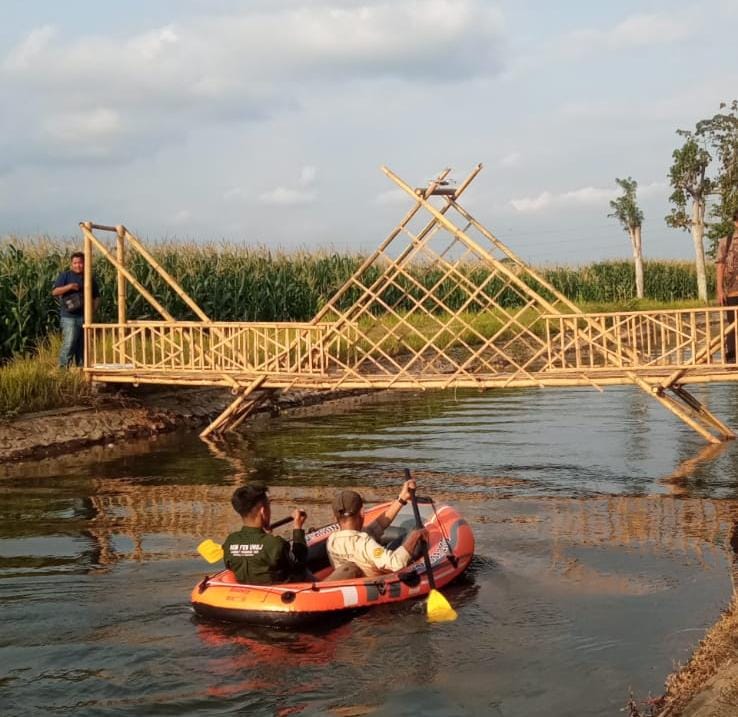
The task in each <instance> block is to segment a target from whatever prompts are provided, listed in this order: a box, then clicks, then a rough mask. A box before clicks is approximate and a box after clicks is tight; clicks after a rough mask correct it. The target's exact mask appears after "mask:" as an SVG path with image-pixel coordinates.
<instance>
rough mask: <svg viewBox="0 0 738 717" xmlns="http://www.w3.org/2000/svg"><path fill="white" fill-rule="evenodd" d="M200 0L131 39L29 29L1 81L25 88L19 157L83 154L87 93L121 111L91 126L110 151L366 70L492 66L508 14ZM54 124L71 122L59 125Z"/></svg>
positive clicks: (447, 7) (91, 100) (454, 75)
mask: <svg viewBox="0 0 738 717" xmlns="http://www.w3.org/2000/svg"><path fill="white" fill-rule="evenodd" d="M202 8H203V14H202V15H200V16H187V15H182V14H180V15H179V16H178V17H177V21H176V22H171V23H167V24H164V25H162V26H160V27H149V28H145V29H143V30H142V31H140V32H136V33H133V34H130V35H129V36H127V37H126V36H123V37H121V36H120V35H119V34H118V33H112V32H111V33H109V34H99V35H88V36H74V35H71V34H62V33H61V32H57V31H56V30H55V28H54V27H52V26H50V25H43V26H40V27H38V28H36V29H34V30H32V31H31V32H30V33H29V34H28V35H27V36H26V37H24V38H22V39H20V40H19V42H18V43H17V44H16V46H15V47H14V48H13V49H11V50H10V51H9V52H8V53H7V54H6V56H5V58H4V59H3V58H1V57H0V91H2V92H3V94H4V96H11V95H12V94H13V92H15V93H16V95H18V94H20V93H22V94H23V97H24V103H23V105H24V106H23V108H22V109H20V110H19V112H23V113H25V117H24V120H23V121H22V122H19V123H18V125H19V127H20V128H21V130H22V131H23V132H24V133H25V136H24V137H18V138H16V139H15V141H14V145H15V146H14V148H13V150H14V152H13V153H14V154H15V155H16V161H22V158H23V155H25V156H26V158H27V159H28V160H29V161H30V160H32V161H34V162H37V163H38V162H42V161H44V158H46V161H48V162H51V161H54V158H55V157H58V156H63V157H64V160H65V161H70V160H71V159H73V157H74V153H75V151H79V157H80V159H85V158H86V157H87V153H86V151H85V150H84V149H83V144H84V143H83V142H81V141H80V140H79V136H80V134H82V133H83V132H84V123H83V122H81V121H80V120H79V119H75V120H70V119H69V118H70V117H75V116H78V115H82V114H84V113H86V112H87V111H89V107H90V105H92V106H94V107H104V108H111V107H112V108H116V109H117V110H118V111H119V123H118V126H117V127H116V129H117V130H119V131H117V132H112V131H110V132H108V134H107V143H106V144H104V145H103V143H102V140H101V136H100V133H97V134H95V133H96V130H95V129H94V127H92V128H91V132H92V133H93V134H95V136H96V139H95V141H96V145H97V146H98V148H99V149H100V150H102V151H103V152H104V153H107V155H108V156H109V157H110V158H111V159H112V158H115V160H116V161H121V159H124V158H126V157H127V158H134V157H137V156H140V155H141V154H142V153H143V152H144V151H150V149H151V147H152V145H155V144H156V143H158V142H171V141H175V140H181V139H183V138H185V137H187V136H188V135H189V134H190V133H191V132H192V131H193V129H194V128H199V127H202V126H203V124H205V123H213V122H229V123H234V122H244V121H254V120H259V119H263V118H265V117H269V116H271V115H272V114H274V113H275V112H280V111H283V110H285V109H294V108H296V107H299V106H300V104H301V102H302V101H303V98H304V96H305V95H306V93H308V92H309V93H310V95H311V96H314V95H315V93H316V92H327V94H330V92H332V91H335V88H336V86H341V85H342V84H345V83H349V82H350V83H352V85H353V86H355V84H356V83H357V82H361V81H369V82H376V81H379V80H382V81H389V80H392V81H397V80H399V81H408V82H413V83H417V82H426V83H430V84H435V83H438V82H447V81H449V80H452V81H456V80H457V79H458V78H459V77H464V78H472V77H480V76H492V75H495V74H497V73H498V72H499V71H500V68H501V65H502V55H503V48H502V44H503V43H502V33H503V21H502V15H501V12H500V10H499V9H498V8H497V6H496V5H495V4H491V3H489V2H487V1H486V0H425V2H422V3H421V2H417V0H379V1H378V2H373V3H362V4H353V3H351V4H347V3H344V2H339V0H325V1H323V2H319V3H313V4H296V3H292V2H282V3H279V2H276V1H275V2H271V3H260V4H257V5H251V4H242V5H237V6H236V9H234V10H231V11H229V12H218V11H212V12H211V13H210V14H208V6H207V5H203V6H202ZM49 118H50V119H49ZM98 119H99V118H98ZM49 124H50V125H52V126H53V127H56V126H57V125H66V124H71V125H73V127H71V128H69V129H64V128H63V129H62V130H60V131H51V132H49V131H48V127H47V125H49ZM93 125H94V123H93ZM50 141H53V142H56V143H64V142H67V141H68V142H69V143H70V144H71V146H70V147H66V148H64V149H63V150H61V149H60V148H59V147H52V146H50V145H49V142H50ZM0 142H2V138H0ZM1 150H2V147H0V151H1ZM305 171H306V172H307V174H306V175H305V178H304V179H303V180H301V182H307V183H310V182H312V181H314V178H313V179H311V178H310V177H311V174H310V173H311V172H312V171H313V170H312V169H311V168H309V167H308V168H306V170H305ZM305 186H306V185H305Z"/></svg>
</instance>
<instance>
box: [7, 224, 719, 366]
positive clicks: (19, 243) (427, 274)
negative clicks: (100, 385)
mask: <svg viewBox="0 0 738 717" xmlns="http://www.w3.org/2000/svg"><path fill="white" fill-rule="evenodd" d="M148 244H149V247H150V248H151V249H152V252H153V254H154V256H155V257H156V259H157V261H159V262H160V263H161V264H162V265H163V266H164V267H165V268H166V269H167V271H169V272H170V273H171V274H172V275H173V276H175V277H176V278H177V279H178V280H179V281H180V282H181V284H182V286H183V288H184V289H185V291H187V292H188V293H189V294H190V295H191V296H192V297H193V298H194V299H195V301H196V302H197V303H198V304H199V305H200V306H201V307H202V308H203V309H204V310H205V312H206V313H207V314H208V315H209V316H211V317H212V318H213V319H215V320H221V321H305V320H308V319H310V318H312V317H313V316H314V315H315V313H316V312H317V310H318V309H319V308H320V307H321V306H322V305H323V304H324V303H325V302H326V301H327V300H328V298H329V297H331V296H332V295H333V294H334V293H335V292H336V290H337V289H338V288H339V287H340V286H341V285H342V284H343V283H344V281H345V280H346V279H347V278H348V277H349V276H350V275H351V273H352V272H353V271H354V270H355V269H356V268H357V266H358V265H359V264H360V262H361V260H362V258H363V257H361V256H358V255H353V254H339V253H336V252H326V251H316V252H312V253H308V252H304V251H302V252H294V253H289V254H287V253H281V252H272V251H269V250H267V249H263V248H262V249H259V248H257V249H253V248H246V247H239V246H227V245H223V246H216V245H200V244H194V243H183V244H174V243H158V244H156V243H155V244H153V245H152V244H151V243H148ZM77 249H79V245H78V244H71V243H65V242H62V241H55V240H51V239H29V238H6V239H4V240H0V362H2V361H3V360H7V359H8V358H10V357H11V356H14V355H17V354H22V353H27V352H31V351H33V348H34V346H35V345H36V344H37V342H38V341H39V340H42V339H43V338H45V337H46V336H48V335H49V334H50V333H53V332H54V331H56V330H57V329H58V312H57V308H56V304H55V302H54V300H53V299H52V298H51V295H50V290H51V286H52V283H53V281H54V279H55V278H56V276H57V275H58V273H59V272H60V271H61V270H63V269H65V268H67V266H68V264H69V255H70V254H71V252H72V251H74V250H77ZM129 266H130V267H131V270H132V272H133V273H134V274H135V275H136V276H137V277H138V278H139V279H140V280H141V281H142V282H143V283H144V285H146V286H147V287H150V288H153V293H154V295H156V296H158V297H161V298H164V299H165V303H166V304H167V306H168V308H170V309H171V310H172V311H173V313H174V315H175V316H178V317H180V318H183V319H185V318H191V317H192V315H191V312H190V311H189V309H188V308H187V307H186V306H185V305H184V304H183V303H182V302H181V301H180V300H179V299H177V298H176V297H173V296H172V294H171V292H170V291H169V290H168V288H167V287H166V286H165V285H164V284H163V282H162V281H161V279H160V278H159V277H158V276H157V275H155V274H154V272H153V270H152V269H151V268H150V267H149V266H148V265H147V264H146V263H145V262H144V261H143V260H141V259H140V258H139V257H138V255H137V254H131V256H130V257H129ZM462 270H463V271H464V272H466V273H468V274H469V275H473V279H474V280H475V281H479V280H480V279H483V278H484V277H485V276H486V270H485V269H484V267H480V266H479V265H471V264H470V265H466V266H464V267H462ZM376 271H377V270H376V269H372V270H370V271H369V272H368V273H367V275H366V276H365V279H369V280H371V278H372V272H375V273H376ZM539 271H540V272H541V273H542V274H543V275H544V276H545V277H546V279H547V280H549V281H550V282H551V283H552V284H553V285H554V286H556V287H557V288H558V289H559V290H560V291H561V292H562V293H564V294H565V295H566V296H568V297H569V298H570V299H572V300H573V301H576V302H577V303H580V304H584V305H587V306H589V307H593V306H594V307H597V308H602V307H605V306H607V307H609V308H612V307H614V306H619V307H622V308H634V305H633V304H631V300H632V297H633V296H634V294H635V286H634V279H633V267H632V264H631V262H628V261H607V262H598V263H595V264H590V265H587V266H581V267H566V266H558V267H557V266H547V267H541V268H540V269H539ZM644 272H645V286H646V296H647V301H650V302H656V304H659V305H663V304H664V303H671V302H684V301H686V302H689V301H694V300H695V298H696V295H697V282H696V277H695V272H694V266H693V265H692V264H691V263H690V262H686V261H648V262H646V263H645V268H644ZM95 274H96V275H97V277H98V280H99V283H100V289H101V294H102V296H101V307H100V312H99V318H100V320H102V321H111V320H113V319H114V317H115V312H116V308H115V296H114V295H115V271H114V269H113V267H112V266H111V265H110V264H109V263H108V262H106V261H99V262H97V264H96V266H95ZM415 277H416V279H417V280H418V282H419V283H420V284H421V285H423V286H431V285H433V284H434V283H435V282H436V281H437V279H438V271H437V270H435V269H433V267H430V266H428V267H418V268H417V269H416V270H415ZM708 283H709V286H710V288H711V290H712V287H713V286H714V272H713V271H712V268H710V274H709V277H708ZM488 289H489V291H490V292H491V293H494V292H495V291H496V290H497V287H496V285H495V283H494V282H491V283H490V285H489V287H488ZM170 297H171V299H170ZM464 298H465V297H464V296H463V295H462V293H461V292H458V295H454V294H451V295H450V296H449V300H448V304H449V306H450V308H452V309H453V308H458V306H461V303H462V302H463V301H464ZM353 299H354V295H353V294H351V293H350V294H349V295H347V296H346V303H350V302H351V301H352V300H353ZM502 300H503V303H504V302H505V301H506V300H507V299H506V297H505V296H503V297H502ZM518 300H519V299H518V297H515V296H511V297H510V298H509V301H510V302H511V303H510V305H514V302H515V301H518ZM641 308H648V307H647V306H646V305H643V306H642V307H641ZM128 309H129V316H130V317H132V318H145V317H150V318H154V314H153V310H152V309H151V308H150V307H149V306H148V304H146V302H145V301H144V300H143V298H142V297H141V296H140V295H139V294H138V293H137V292H135V291H133V290H131V289H130V287H129V291H128Z"/></svg>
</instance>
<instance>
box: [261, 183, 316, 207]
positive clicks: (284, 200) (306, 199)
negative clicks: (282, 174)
mask: <svg viewBox="0 0 738 717" xmlns="http://www.w3.org/2000/svg"><path fill="white" fill-rule="evenodd" d="M259 201H260V202H261V203H262V204H275V205H279V206H283V207H286V206H296V205H300V204H312V203H313V202H314V201H315V193H314V192H305V191H301V190H299V189H289V188H288V187H277V188H276V189H272V190H271V191H268V192H263V193H262V194H260V195H259Z"/></svg>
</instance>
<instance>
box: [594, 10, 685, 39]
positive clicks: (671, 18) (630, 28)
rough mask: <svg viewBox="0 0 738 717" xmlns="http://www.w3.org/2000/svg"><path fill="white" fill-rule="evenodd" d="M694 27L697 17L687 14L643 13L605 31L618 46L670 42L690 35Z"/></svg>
mask: <svg viewBox="0 0 738 717" xmlns="http://www.w3.org/2000/svg"><path fill="white" fill-rule="evenodd" d="M690 15H691V14H690ZM694 29H695V18H694V17H691V16H688V15H685V14H675V13H659V14H642V15H633V16H632V17H628V18H626V19H625V20H623V21H622V22H621V23H619V24H617V25H616V26H615V27H614V28H613V29H612V30H610V31H609V32H607V33H604V39H605V40H606V41H607V42H608V43H609V44H610V45H611V46H612V47H616V48H620V47H633V46H638V45H654V44H670V43H673V42H678V41H679V40H683V39H684V38H686V37H688V36H689V35H691V34H692V32H693V31H694Z"/></svg>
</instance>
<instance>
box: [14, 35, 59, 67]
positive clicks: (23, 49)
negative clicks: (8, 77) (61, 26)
mask: <svg viewBox="0 0 738 717" xmlns="http://www.w3.org/2000/svg"><path fill="white" fill-rule="evenodd" d="M56 34H57V31H56V28H55V27H53V25H43V26H41V27H37V28H36V29H35V30H31V32H29V33H28V35H27V36H26V37H25V39H24V40H22V41H21V42H20V43H18V45H16V46H15V47H14V48H13V49H12V50H11V51H10V53H9V54H8V56H7V57H6V58H5V61H4V62H3V64H2V69H4V70H5V71H11V72H12V71H21V70H25V69H26V68H27V67H28V66H29V65H30V64H31V63H32V62H33V61H34V59H35V58H36V57H38V56H39V55H40V54H41V53H42V52H43V51H44V50H45V49H46V47H47V46H48V44H49V43H50V42H51V40H52V38H53V37H54V36H55V35H56Z"/></svg>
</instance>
